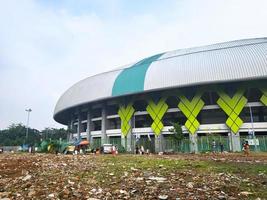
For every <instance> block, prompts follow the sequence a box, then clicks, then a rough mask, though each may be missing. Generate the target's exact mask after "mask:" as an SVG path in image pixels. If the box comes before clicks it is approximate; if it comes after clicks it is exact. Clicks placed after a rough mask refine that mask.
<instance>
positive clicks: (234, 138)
mask: <svg viewBox="0 0 267 200" xmlns="http://www.w3.org/2000/svg"><path fill="white" fill-rule="evenodd" d="M228 135H229V141H230V142H229V143H230V151H232V152H239V151H241V146H240V145H241V143H240V134H239V132H237V133H233V132H232V131H230V133H229V134H228Z"/></svg>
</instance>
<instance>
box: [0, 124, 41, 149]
mask: <svg viewBox="0 0 267 200" xmlns="http://www.w3.org/2000/svg"><path fill="white" fill-rule="evenodd" d="M26 130H27V128H26V126H24V125H22V124H12V125H10V126H9V127H8V128H7V129H4V130H0V146H19V145H22V144H23V143H28V144H30V145H34V144H35V143H38V142H39V141H40V139H41V134H40V132H39V131H38V130H36V129H32V128H29V133H28V140H27V141H26Z"/></svg>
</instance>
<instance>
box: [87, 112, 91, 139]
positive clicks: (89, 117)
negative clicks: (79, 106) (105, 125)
mask: <svg viewBox="0 0 267 200" xmlns="http://www.w3.org/2000/svg"><path fill="white" fill-rule="evenodd" d="M91 128H92V122H91V113H90V109H88V111H87V127H86V137H87V140H88V141H89V142H90V143H91V130H92V129H91Z"/></svg>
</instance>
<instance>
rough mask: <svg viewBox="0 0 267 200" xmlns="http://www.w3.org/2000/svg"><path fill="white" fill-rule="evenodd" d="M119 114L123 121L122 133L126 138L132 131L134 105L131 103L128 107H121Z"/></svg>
mask: <svg viewBox="0 0 267 200" xmlns="http://www.w3.org/2000/svg"><path fill="white" fill-rule="evenodd" d="M118 114H119V116H120V119H121V133H122V135H123V136H124V137H125V136H127V134H128V133H129V131H130V129H131V125H130V120H131V118H132V116H133V114H134V108H133V104H132V103H129V104H128V105H127V106H123V105H121V106H120V108H119V111H118Z"/></svg>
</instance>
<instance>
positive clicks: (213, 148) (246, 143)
mask: <svg viewBox="0 0 267 200" xmlns="http://www.w3.org/2000/svg"><path fill="white" fill-rule="evenodd" d="M211 147H212V153H216V150H217V145H216V141H215V140H213V141H212V143H211ZM219 147H220V152H221V153H223V151H224V146H223V143H222V142H220V143H219ZM242 147H243V148H242V151H243V152H244V154H245V155H246V156H248V155H249V143H248V141H244V143H243V145H242Z"/></svg>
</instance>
